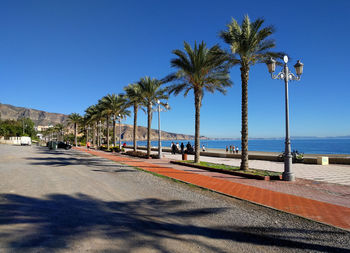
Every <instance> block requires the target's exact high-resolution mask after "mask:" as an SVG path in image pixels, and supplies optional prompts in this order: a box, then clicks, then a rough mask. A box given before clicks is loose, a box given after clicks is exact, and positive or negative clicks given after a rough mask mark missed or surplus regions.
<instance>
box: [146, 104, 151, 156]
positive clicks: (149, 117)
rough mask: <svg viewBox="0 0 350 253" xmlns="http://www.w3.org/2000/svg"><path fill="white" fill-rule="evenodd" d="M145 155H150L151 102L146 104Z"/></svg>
mask: <svg viewBox="0 0 350 253" xmlns="http://www.w3.org/2000/svg"><path fill="white" fill-rule="evenodd" d="M147 115H148V120H147V157H150V156H151V124H152V104H151V103H148V105H147Z"/></svg>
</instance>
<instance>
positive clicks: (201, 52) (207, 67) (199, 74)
mask: <svg viewBox="0 0 350 253" xmlns="http://www.w3.org/2000/svg"><path fill="white" fill-rule="evenodd" d="M184 47H185V51H181V50H174V51H173V54H175V55H176V56H177V58H174V59H172V60H171V66H172V67H175V68H177V69H178V71H177V72H176V73H175V74H172V75H170V76H169V77H168V78H169V80H171V79H175V80H177V83H175V84H173V85H170V86H169V87H168V89H169V92H170V93H174V94H175V95H178V94H179V93H180V92H182V91H184V96H187V94H188V92H189V91H190V90H193V93H194V105H195V162H196V163H199V155H200V140H199V136H200V109H201V106H202V99H203V95H204V91H209V92H211V93H213V92H215V91H216V90H217V91H219V92H221V93H223V94H225V93H226V89H225V87H230V86H231V85H232V82H231V80H230V76H229V72H228V57H227V54H225V53H224V52H223V51H222V50H221V49H220V47H219V46H218V45H215V46H213V47H211V48H210V49H208V48H207V47H206V44H205V43H204V42H202V43H200V44H199V45H197V43H196V42H195V44H194V48H192V47H191V46H190V45H189V44H188V43H186V42H184Z"/></svg>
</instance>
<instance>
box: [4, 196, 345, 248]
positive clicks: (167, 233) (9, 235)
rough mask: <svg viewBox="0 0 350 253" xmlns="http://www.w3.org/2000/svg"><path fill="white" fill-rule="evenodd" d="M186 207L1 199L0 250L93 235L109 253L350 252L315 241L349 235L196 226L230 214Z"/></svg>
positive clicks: (155, 202) (62, 243)
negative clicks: (194, 248) (190, 251)
mask: <svg viewBox="0 0 350 253" xmlns="http://www.w3.org/2000/svg"><path fill="white" fill-rule="evenodd" d="M185 204H186V202H184V201H180V200H169V201H165V200H159V199H153V198H148V199H139V200H134V201H104V200H100V199H96V198H93V197H91V196H88V195H84V194H75V195H64V194H51V195H46V196H45V198H33V197H27V196H21V195H16V194H2V195H0V235H1V237H2V240H1V242H0V246H1V247H4V246H5V247H8V248H10V249H11V250H14V251H23V250H37V249H40V250H44V251H45V250H46V251H50V250H51V251H52V250H56V249H67V248H69V247H70V246H71V245H72V244H73V243H74V242H79V241H81V240H83V239H89V236H91V235H92V234H93V235H94V236H96V235H99V236H100V237H103V238H105V239H106V238H107V239H108V241H109V242H110V243H106V244H103V245H104V247H110V248H107V249H106V248H102V249H101V250H111V249H112V248H114V249H116V248H115V246H117V248H119V249H120V247H122V249H123V252H130V251H133V250H140V249H143V247H147V248H148V249H153V250H154V249H156V250H158V251H160V252H169V251H171V250H170V249H169V248H167V245H165V243H163V242H164V241H165V240H166V241H167V242H169V240H172V241H173V243H175V244H179V245H181V244H180V243H183V242H186V243H190V245H198V246H200V247H201V248H202V249H203V250H204V251H209V252H224V251H225V250H223V249H221V248H219V246H218V245H220V244H221V243H223V242H220V243H217V245H216V246H214V245H210V244H209V242H208V239H209V238H211V239H218V240H228V241H233V242H240V243H246V244H250V245H258V246H273V247H275V246H278V247H282V248H296V249H304V250H318V251H322V252H348V251H346V250H345V249H343V248H341V247H340V246H339V247H334V246H326V245H324V243H326V242H322V241H321V242H318V241H317V240H316V241H315V240H314V239H312V236H311V234H313V235H314V234H315V233H316V234H317V233H319V234H325V233H326V234H327V233H337V234H338V235H342V233H344V234H345V233H346V232H342V231H339V232H334V231H326V230H322V231H314V230H311V231H310V230H295V231H294V230H293V229H289V230H286V229H284V228H269V227H265V228H260V227H233V226H230V227H211V226H207V227H202V226H198V225H195V224H196V222H192V221H193V219H195V218H196V219H198V218H204V217H207V218H208V219H210V217H212V215H213V214H218V213H221V212H224V211H225V208H199V209H198V208H197V209H194V208H192V209H189V208H188V207H186V206H185ZM179 221H181V222H179ZM28 226H29V228H28ZM284 233H288V235H284ZM293 234H295V236H293ZM300 236H301V238H302V240H300V238H299V237H300ZM308 237H309V238H308ZM203 238H204V240H203ZM1 244H2V245H1ZM4 244H5V245H4ZM114 252H117V250H115V251H114Z"/></svg>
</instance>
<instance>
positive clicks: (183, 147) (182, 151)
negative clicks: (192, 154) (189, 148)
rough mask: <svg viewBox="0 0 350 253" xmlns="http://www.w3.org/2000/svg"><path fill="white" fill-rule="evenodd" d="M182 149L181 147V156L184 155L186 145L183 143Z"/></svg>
mask: <svg viewBox="0 0 350 253" xmlns="http://www.w3.org/2000/svg"><path fill="white" fill-rule="evenodd" d="M180 147H181V154H183V153H184V149H185V145H184V143H183V142H181V145H180Z"/></svg>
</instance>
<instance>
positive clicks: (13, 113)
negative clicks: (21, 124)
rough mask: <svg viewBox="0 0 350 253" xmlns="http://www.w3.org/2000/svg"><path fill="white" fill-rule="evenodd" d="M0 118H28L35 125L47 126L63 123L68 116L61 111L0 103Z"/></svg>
mask: <svg viewBox="0 0 350 253" xmlns="http://www.w3.org/2000/svg"><path fill="white" fill-rule="evenodd" d="M0 118H1V119H3V120H5V119H13V120H17V119H20V118H30V119H31V120H32V121H33V122H34V124H35V125H36V126H39V125H40V126H47V125H55V124H59V123H60V124H64V123H65V122H66V120H67V118H68V116H67V115H65V114H61V113H50V112H45V111H41V110H35V109H29V108H24V107H17V106H13V105H6V104H1V103H0Z"/></svg>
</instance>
